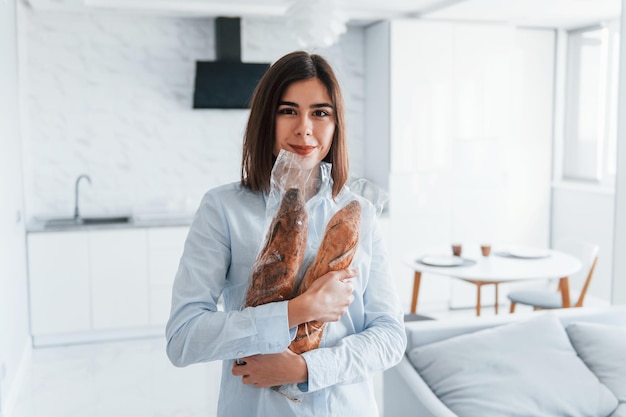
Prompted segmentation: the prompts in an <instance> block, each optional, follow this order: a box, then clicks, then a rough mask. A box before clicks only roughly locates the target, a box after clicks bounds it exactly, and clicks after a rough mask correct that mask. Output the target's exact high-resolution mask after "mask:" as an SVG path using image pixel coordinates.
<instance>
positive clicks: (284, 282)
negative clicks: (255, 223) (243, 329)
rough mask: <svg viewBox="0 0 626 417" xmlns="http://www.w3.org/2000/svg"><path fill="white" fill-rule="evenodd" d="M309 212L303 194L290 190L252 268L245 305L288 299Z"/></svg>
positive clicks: (304, 239) (300, 256)
mask: <svg viewBox="0 0 626 417" xmlns="http://www.w3.org/2000/svg"><path fill="white" fill-rule="evenodd" d="M307 231H308V214H307V210H306V205H305V201H304V196H303V193H302V192H301V191H300V190H299V189H297V188H291V189H289V190H287V192H286V193H285V195H284V196H283V199H282V201H281V204H280V207H279V209H278V212H277V213H276V215H275V216H274V219H273V220H272V223H271V225H270V228H269V230H268V232H267V236H266V239H265V245H264V247H263V249H262V250H261V252H260V253H259V256H258V257H257V259H256V261H255V263H254V265H253V267H252V278H251V280H250V283H249V284H248V289H247V292H246V299H245V303H244V307H255V306H258V305H261V304H266V303H271V302H274V301H282V300H289V299H291V298H292V297H293V295H294V288H295V285H296V275H297V273H298V269H299V268H300V265H301V263H302V258H303V257H304V252H305V250H306V237H307Z"/></svg>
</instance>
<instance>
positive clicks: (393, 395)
mask: <svg viewBox="0 0 626 417" xmlns="http://www.w3.org/2000/svg"><path fill="white" fill-rule="evenodd" d="M383 381H384V383H383V391H384V396H385V397H384V398H385V400H384V402H383V404H384V411H385V412H384V415H385V416H389V417H405V416H406V417H409V416H410V417H415V416H420V417H458V416H457V415H456V414H454V413H453V412H452V411H450V409H449V408H448V407H446V406H445V405H444V404H443V403H442V402H441V401H440V400H439V398H437V396H436V395H435V394H434V393H433V392H432V391H431V389H430V387H429V386H428V385H427V384H426V382H424V380H423V379H422V377H421V376H420V375H419V374H418V373H417V371H416V370H415V368H414V367H413V365H411V362H409V360H408V359H407V357H406V356H404V357H403V358H402V360H401V361H400V363H399V364H398V365H396V366H395V367H393V368H391V369H388V370H386V371H385V372H384V374H383Z"/></svg>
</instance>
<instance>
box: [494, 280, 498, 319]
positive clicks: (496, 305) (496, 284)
mask: <svg viewBox="0 0 626 417" xmlns="http://www.w3.org/2000/svg"><path fill="white" fill-rule="evenodd" d="M494 285H495V286H496V304H495V307H496V314H498V283H497V282H496V283H494Z"/></svg>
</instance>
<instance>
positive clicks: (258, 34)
mask: <svg viewBox="0 0 626 417" xmlns="http://www.w3.org/2000/svg"><path fill="white" fill-rule="evenodd" d="M20 17H21V25H22V26H21V39H22V41H21V45H20V48H21V49H20V62H21V64H22V65H21V77H22V85H21V95H22V99H23V103H22V105H23V107H24V116H23V119H22V125H23V132H24V133H23V135H24V137H23V143H24V150H23V152H24V171H25V178H24V181H25V199H26V210H27V216H28V217H29V218H33V217H43V216H67V215H71V214H72V213H73V205H74V181H75V179H76V177H77V176H78V175H80V174H88V175H89V176H90V177H91V179H92V183H91V184H88V183H86V182H84V183H81V208H82V211H83V213H86V214H87V213H89V214H104V213H129V212H134V213H135V214H142V213H154V212H169V213H174V214H182V213H192V212H193V211H195V209H196V207H197V204H198V203H199V200H200V198H201V197H202V195H203V194H204V192H205V191H206V190H208V189H210V188H212V187H214V186H217V185H220V184H222V183H225V182H231V181H237V180H238V179H239V175H240V166H241V143H242V135H243V131H244V129H245V123H246V120H247V116H248V111H247V110H192V108H191V107H192V104H191V103H192V94H193V82H194V72H195V61H197V60H213V59H214V57H215V45H214V21H213V19H209V18H207V19H199V18H193V19H192V18H173V17H160V16H144V15H122V14H114V13H98V14H96V13H91V14H78V13H71V14H70V13H41V12H38V13H37V12H33V11H32V10H30V9H27V8H24V9H23V10H22V13H20ZM286 39H287V40H286ZM295 49H299V47H298V45H297V44H295V43H294V42H293V41H290V40H289V39H288V34H287V33H285V32H284V25H283V24H281V22H279V21H276V20H259V21H251V20H243V21H242V59H243V61H244V62H272V61H274V60H275V59H277V58H278V57H280V56H281V55H283V54H284V53H286V52H289V51H291V50H295ZM319 53H320V54H322V55H324V56H326V57H327V58H328V59H329V61H330V62H331V64H332V65H333V66H334V67H335V69H336V71H337V75H338V77H339V78H340V82H341V83H342V85H343V88H344V95H345V100H346V108H347V125H348V132H349V138H350V139H349V148H350V152H351V162H352V172H353V173H354V174H355V175H359V176H360V175H363V170H362V168H363V163H362V161H363V149H362V147H363V144H362V143H363V108H364V96H363V91H364V88H363V85H364V36H363V30H362V29H360V28H350V30H349V31H348V33H347V34H345V35H343V36H342V38H341V40H340V42H339V44H337V45H335V46H333V47H331V48H328V49H326V50H321V51H319Z"/></svg>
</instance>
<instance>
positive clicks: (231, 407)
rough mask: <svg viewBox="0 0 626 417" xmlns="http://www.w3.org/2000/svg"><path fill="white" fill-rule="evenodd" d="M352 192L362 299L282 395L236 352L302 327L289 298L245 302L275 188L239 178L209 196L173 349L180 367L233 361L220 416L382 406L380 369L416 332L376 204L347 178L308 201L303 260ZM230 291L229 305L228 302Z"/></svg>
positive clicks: (184, 278)
mask: <svg viewBox="0 0 626 417" xmlns="http://www.w3.org/2000/svg"><path fill="white" fill-rule="evenodd" d="M324 168H326V169H328V167H324ZM352 199H358V200H359V201H360V202H361V207H362V221H361V231H360V236H359V248H358V251H357V253H356V255H355V257H354V261H353V264H352V268H355V269H357V270H358V276H357V277H355V278H353V279H352V280H351V281H352V283H353V285H354V293H353V294H354V301H353V302H352V304H351V305H350V307H349V308H348V311H347V312H346V313H345V314H344V315H343V316H342V317H341V319H340V320H339V321H337V322H332V323H328V324H327V326H326V328H325V330H324V334H323V338H322V341H321V344H320V347H319V348H318V349H315V350H312V351H309V352H305V353H303V354H302V356H303V357H304V359H305V361H306V364H307V368H308V376H309V377H308V382H306V383H302V384H297V385H286V386H283V387H281V390H282V391H283V392H284V393H285V394H286V396H282V395H279V394H278V393H276V392H274V391H273V390H272V389H269V388H255V387H254V386H252V385H245V384H243V383H242V382H241V378H240V377H235V376H233V375H232V373H231V367H232V363H233V360H235V359H236V358H241V357H245V356H250V355H255V354H268V353H279V352H282V351H284V350H285V349H287V347H288V346H289V344H290V342H291V340H292V339H293V337H294V336H295V328H294V329H289V325H288V317H287V303H288V302H287V301H281V302H274V303H269V304H265V305H260V306H257V307H248V308H242V306H243V303H244V298H245V293H246V290H247V288H248V281H249V279H250V275H251V270H252V265H253V263H254V261H255V259H256V256H257V254H258V252H259V250H260V248H261V245H262V244H263V242H264V238H265V230H266V227H267V225H268V224H269V222H268V219H267V215H266V202H267V200H268V197H267V195H264V194H263V193H254V192H252V191H250V190H248V189H246V188H243V187H242V186H241V185H240V184H239V183H234V184H229V185H225V186H221V187H218V188H215V189H213V190H211V191H209V192H208V193H206V195H205V196H204V198H203V200H202V203H201V204H200V207H199V209H198V211H197V213H196V216H195V218H194V221H193V223H192V225H191V228H190V231H189V235H188V237H187V241H186V242H185V249H184V253H183V256H182V258H181V261H180V266H179V269H178V272H177V274H176V279H175V282H174V288H173V294H172V310H171V316H170V319H169V321H168V323H167V329H166V336H167V354H168V356H169V358H170V360H171V361H172V363H173V364H174V365H176V366H187V365H190V364H193V363H198V362H206V361H213V360H222V361H223V365H222V380H221V389H220V395H219V404H218V416H220V417H250V416H264V417H268V416H276V417H288V416H342V417H347V416H358V417H367V416H377V415H378V409H377V406H376V403H375V399H374V391H373V388H372V380H371V375H372V373H373V372H377V371H382V370H384V369H387V368H389V367H391V366H393V365H395V364H396V363H397V362H399V361H400V359H401V357H402V355H403V354H404V349H405V346H406V335H405V332H404V325H403V319H402V317H403V312H402V309H401V307H400V304H399V301H398V296H397V293H396V290H395V286H394V283H393V278H392V274H391V269H390V264H389V258H388V256H387V253H386V249H385V247H384V244H383V239H382V236H381V233H380V231H379V229H378V227H377V225H376V212H375V209H374V207H373V205H372V204H371V203H369V202H368V201H367V200H365V199H363V198H362V197H359V196H357V195H356V194H354V193H352V192H350V191H349V190H348V189H347V187H346V188H344V190H342V192H341V193H340V194H339V196H337V198H336V200H335V201H333V200H332V198H331V187H330V182H329V181H328V180H324V181H323V182H322V186H321V189H320V191H319V192H318V194H317V195H316V196H314V197H313V198H311V199H310V200H309V201H307V210H308V213H309V231H308V239H307V251H306V255H305V260H304V262H303V265H306V264H307V263H310V262H311V261H312V260H313V259H314V257H315V253H316V252H317V248H318V247H319V244H320V242H321V239H322V237H323V232H324V229H325V224H326V222H327V221H328V219H329V218H330V216H332V214H334V213H335V212H336V211H337V210H338V209H340V208H341V207H343V206H344V205H345V204H347V202H349V201H351V200H352ZM304 269H305V268H302V269H301V272H300V276H299V279H301V277H302V274H303V272H304ZM220 297H222V300H223V306H224V308H223V311H222V309H221V308H220V309H218V300H219V299H220ZM286 397H291V398H295V399H297V400H299V402H296V401H292V400H289V399H287V398H286Z"/></svg>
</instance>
